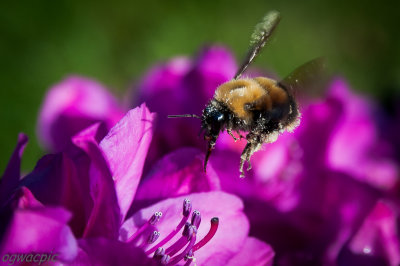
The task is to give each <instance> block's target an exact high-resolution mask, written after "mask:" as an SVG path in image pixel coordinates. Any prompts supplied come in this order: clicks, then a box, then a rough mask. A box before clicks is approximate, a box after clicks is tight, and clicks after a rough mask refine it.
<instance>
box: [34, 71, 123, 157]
mask: <svg viewBox="0 0 400 266" xmlns="http://www.w3.org/2000/svg"><path fill="white" fill-rule="evenodd" d="M122 116H123V110H122V109H121V108H119V106H118V103H117V101H116V100H115V98H114V97H113V96H112V95H111V94H110V93H109V92H108V91H107V89H106V88H104V87H103V86H102V85H100V84H99V83H97V82H96V81H93V80H90V79H87V78H83V77H79V76H71V77H68V78H66V79H64V80H63V81H61V82H60V83H58V84H56V85H54V86H53V87H52V88H51V89H50V90H49V92H48V93H47V95H46V96H45V100H44V102H43V105H42V107H41V110H40V114H39V121H38V127H37V132H38V136H39V139H40V140H41V142H42V143H43V145H44V146H45V147H46V148H47V149H49V150H51V151H63V150H65V149H67V148H68V147H69V146H70V145H71V137H72V136H74V135H75V134H76V133H78V132H79V131H81V130H83V129H85V128H86V127H88V126H90V125H91V124H93V123H94V122H98V121H103V122H105V124H106V126H107V128H108V129H110V128H111V127H112V126H113V125H114V124H115V123H116V122H117V121H118V120H120V119H121V118H122Z"/></svg>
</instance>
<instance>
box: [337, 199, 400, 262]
mask: <svg viewBox="0 0 400 266" xmlns="http://www.w3.org/2000/svg"><path fill="white" fill-rule="evenodd" d="M398 217H399V213H398V208H396V207H395V206H392V205H391V204H390V203H388V202H385V201H379V202H377V204H376V205H375V207H374V209H373V210H372V211H371V213H370V214H369V215H368V217H367V218H366V219H365V221H364V222H363V224H362V226H361V227H360V229H359V230H358V231H357V233H356V234H355V235H354V236H353V238H352V239H351V240H350V242H349V245H348V248H349V251H350V252H349V253H347V255H346V254H345V253H344V256H343V255H342V257H341V258H340V261H341V262H343V263H345V262H347V264H349V263H352V264H353V265H356V264H358V263H362V262H363V261H365V260H372V261H382V263H383V264H387V265H399V264H400V238H399V232H398V228H397V221H398ZM357 261H358V263H357Z"/></svg>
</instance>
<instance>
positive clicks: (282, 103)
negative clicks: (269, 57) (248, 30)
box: [169, 11, 320, 177]
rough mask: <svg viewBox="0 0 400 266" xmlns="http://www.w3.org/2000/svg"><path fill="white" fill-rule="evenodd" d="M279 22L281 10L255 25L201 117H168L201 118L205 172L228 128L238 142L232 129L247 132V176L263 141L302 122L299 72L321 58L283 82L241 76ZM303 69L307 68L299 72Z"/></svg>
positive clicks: (315, 62)
mask: <svg viewBox="0 0 400 266" xmlns="http://www.w3.org/2000/svg"><path fill="white" fill-rule="evenodd" d="M279 21H280V14H279V12H277V11H271V12H269V13H267V14H266V16H265V17H264V19H263V21H262V22H261V23H259V24H258V25H257V26H256V29H255V31H254V33H253V35H252V36H251V42H250V49H249V51H248V53H247V56H246V57H245V60H244V61H243V63H242V65H241V67H240V68H239V70H238V71H237V73H236V74H235V76H234V78H233V79H232V80H230V81H228V82H226V83H223V84H222V85H220V86H219V87H218V88H217V89H216V91H215V94H214V97H213V99H211V100H210V101H209V103H208V104H207V106H206V108H205V109H204V110H203V112H202V115H201V117H199V116H197V115H191V114H187V115H171V116H169V117H195V118H200V119H201V129H202V130H203V131H204V139H205V140H207V141H208V149H207V153H206V157H205V161H204V171H205V170H206V168H207V162H208V160H209V157H210V155H211V151H212V150H213V149H214V147H215V143H216V140H217V138H218V136H219V134H220V133H221V132H223V131H225V130H226V131H227V133H228V134H229V135H230V136H232V138H233V139H234V140H235V141H236V140H237V138H236V137H235V136H234V134H233V131H235V132H237V133H238V135H239V136H240V138H242V136H241V132H248V134H247V135H246V140H247V144H246V147H245V148H244V150H243V152H242V155H241V161H240V168H239V171H240V177H244V171H243V167H244V163H245V162H247V164H248V168H247V170H250V169H251V164H250V158H251V156H252V155H253V153H254V152H256V151H258V150H259V149H260V148H261V146H262V145H263V144H264V143H271V142H274V141H275V140H276V139H277V137H278V135H279V134H280V133H282V132H284V131H293V129H295V128H296V127H297V126H298V125H299V123H300V112H299V108H298V104H297V102H296V100H295V97H294V94H293V91H294V90H293V89H294V88H295V87H298V85H301V80H300V79H299V77H300V75H303V74H304V73H306V74H307V73H308V74H310V70H312V69H313V68H315V67H316V65H318V64H320V62H319V61H320V60H319V59H318V60H313V61H311V62H309V63H307V64H305V65H303V66H301V67H300V68H299V69H297V70H295V71H294V72H293V73H292V74H291V75H289V76H288V77H287V78H286V79H284V80H282V81H280V82H277V81H275V80H272V79H270V78H266V77H256V78H241V76H242V74H243V73H244V71H245V70H246V69H247V68H248V66H249V65H250V64H251V62H252V61H253V60H254V58H255V57H256V56H257V55H258V54H259V53H260V51H261V49H262V48H263V47H264V45H265V44H266V43H267V41H268V40H269V39H270V36H271V34H272V32H273V31H274V30H275V28H276V26H277V25H278V23H279ZM304 69H306V71H299V70H304ZM311 73H312V71H311Z"/></svg>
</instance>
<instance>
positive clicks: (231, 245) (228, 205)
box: [121, 191, 249, 265]
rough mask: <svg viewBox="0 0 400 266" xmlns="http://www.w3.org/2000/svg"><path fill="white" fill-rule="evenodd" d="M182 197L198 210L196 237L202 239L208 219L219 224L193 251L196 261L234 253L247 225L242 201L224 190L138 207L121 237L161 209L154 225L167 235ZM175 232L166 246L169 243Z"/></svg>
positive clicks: (225, 257)
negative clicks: (216, 220)
mask: <svg viewBox="0 0 400 266" xmlns="http://www.w3.org/2000/svg"><path fill="white" fill-rule="evenodd" d="M185 198H188V199H190V201H191V202H192V204H193V210H198V211H200V213H201V217H202V222H201V224H200V226H199V228H198V231H197V239H199V240H200V239H202V238H203V237H204V236H205V235H206V234H207V232H208V231H209V229H210V220H211V218H213V217H218V218H219V227H218V230H217V232H216V234H215V236H214V237H213V238H212V239H211V240H210V242H208V243H207V244H206V245H205V246H204V247H202V248H200V249H199V250H198V251H196V253H195V257H196V262H197V263H198V264H199V265H203V263H204V262H207V265H216V264H215V263H216V262H218V263H222V262H225V263H226V262H228V261H229V259H231V258H232V256H234V255H235V254H236V253H238V252H239V251H240V250H241V248H242V246H243V245H244V243H245V240H246V238H247V235H248V231H249V224H248V220H247V218H246V216H245V215H244V213H243V203H242V201H241V200H240V199H239V198H237V197H236V196H234V195H231V194H227V193H225V192H217V191H214V192H204V193H194V194H189V195H186V196H184V197H178V198H174V199H167V200H164V201H161V202H159V203H157V204H154V205H152V206H150V207H148V208H145V209H141V210H140V211H138V212H137V213H135V214H134V215H133V216H132V217H131V218H129V219H127V220H126V222H125V223H124V224H123V226H122V229H121V240H124V241H125V240H126V239H127V238H129V236H131V235H132V234H133V233H134V232H136V230H137V229H138V228H139V227H140V226H142V225H143V224H144V223H145V222H146V221H147V219H149V218H150V217H151V216H152V215H153V214H154V212H156V211H161V212H162V213H163V216H162V218H161V220H160V221H159V223H157V228H158V230H159V231H160V233H161V237H160V238H159V240H158V241H157V242H155V244H157V243H158V242H159V241H161V239H162V238H163V236H166V235H168V234H169V233H170V232H171V231H172V230H173V229H174V228H175V227H176V226H177V225H178V223H179V222H180V220H181V217H182V215H181V213H182V203H183V200H184V199H185ZM179 237H180V236H179V234H178V235H177V236H175V237H174V238H173V239H172V242H171V241H170V242H169V243H168V244H167V245H168V246H169V245H170V243H173V241H175V240H176V239H177V238H179Z"/></svg>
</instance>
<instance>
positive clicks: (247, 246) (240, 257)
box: [227, 237, 275, 266]
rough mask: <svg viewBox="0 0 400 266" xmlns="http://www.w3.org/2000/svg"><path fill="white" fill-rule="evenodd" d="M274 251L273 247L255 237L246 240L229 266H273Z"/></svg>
mask: <svg viewBox="0 0 400 266" xmlns="http://www.w3.org/2000/svg"><path fill="white" fill-rule="evenodd" d="M274 255H275V254H274V251H273V250H272V248H271V246H270V245H268V244H266V243H264V242H262V241H260V240H258V239H257V238H254V237H248V238H246V241H245V242H244V245H243V247H242V249H241V250H240V252H239V253H237V254H236V255H235V256H234V257H233V258H232V259H231V260H230V261H229V262H228V264H227V265H229V266H235V265H254V266H257V265H260V266H261V265H272V263H273V259H274Z"/></svg>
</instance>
